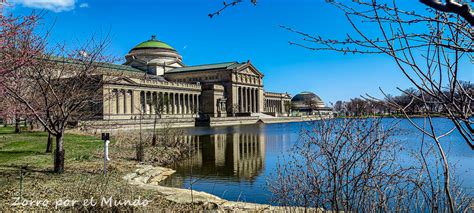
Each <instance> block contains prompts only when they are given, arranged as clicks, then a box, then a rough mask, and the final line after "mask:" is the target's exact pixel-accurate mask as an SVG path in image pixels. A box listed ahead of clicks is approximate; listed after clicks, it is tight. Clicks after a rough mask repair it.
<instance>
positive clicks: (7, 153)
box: [0, 127, 103, 169]
mask: <svg viewBox="0 0 474 213" xmlns="http://www.w3.org/2000/svg"><path fill="white" fill-rule="evenodd" d="M47 138H48V134H47V133H45V132H28V131H24V132H22V133H20V134H15V133H14V129H13V128H12V127H0V167H19V166H26V165H28V166H29V167H34V168H37V169H48V168H52V166H53V155H52V154H51V153H45V151H46V144H47ZM54 143H55V141H54V138H53V144H54ZM102 144H103V142H102V141H101V140H100V139H99V138H96V137H93V136H83V135H73V134H66V135H65V138H64V149H65V157H66V165H68V163H72V162H82V161H91V160H96V159H94V158H97V156H96V153H98V151H99V150H100V149H102V146H103V145H102ZM53 150H54V145H53ZM97 160H99V159H97Z"/></svg>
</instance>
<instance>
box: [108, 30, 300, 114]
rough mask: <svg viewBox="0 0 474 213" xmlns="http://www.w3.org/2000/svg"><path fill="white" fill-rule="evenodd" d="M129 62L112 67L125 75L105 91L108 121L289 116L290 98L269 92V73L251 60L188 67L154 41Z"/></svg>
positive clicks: (142, 46)
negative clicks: (266, 82) (266, 76)
mask: <svg viewBox="0 0 474 213" xmlns="http://www.w3.org/2000/svg"><path fill="white" fill-rule="evenodd" d="M126 59H127V61H126V62H125V64H124V65H110V66H109V67H108V73H111V72H114V71H117V72H120V73H122V74H121V75H120V76H119V77H112V76H110V77H109V78H114V80H112V81H109V82H110V83H108V84H107V85H105V86H104V87H103V91H102V92H103V95H104V99H103V103H102V105H103V108H102V109H103V111H102V116H101V118H102V119H104V120H137V119H152V118H154V117H156V116H159V118H198V117H201V118H225V117H240V116H252V115H253V116H255V114H257V115H258V114H262V113H266V114H272V115H273V116H286V115H288V114H289V109H288V108H287V107H286V106H287V105H286V104H287V103H288V102H289V101H290V100H291V97H290V96H289V95H288V94H286V93H270V92H265V91H264V87H263V77H264V75H263V74H262V73H261V72H260V71H259V70H258V69H257V68H256V67H255V66H253V65H252V64H251V63H250V62H246V63H239V62H226V63H216V64H205V65H198V66H185V65H184V63H183V62H182V57H181V56H180V55H179V54H178V52H177V51H176V50H174V49H173V48H172V47H171V46H169V45H167V44H165V43H163V42H161V41H158V40H156V38H155V37H152V39H151V40H148V41H145V42H142V43H141V44H139V45H137V46H136V47H134V48H133V49H132V50H131V51H130V52H129V54H127V55H126Z"/></svg>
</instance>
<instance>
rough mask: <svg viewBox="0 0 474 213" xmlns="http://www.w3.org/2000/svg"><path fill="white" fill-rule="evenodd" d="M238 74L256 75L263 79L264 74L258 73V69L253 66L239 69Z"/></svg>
mask: <svg viewBox="0 0 474 213" xmlns="http://www.w3.org/2000/svg"><path fill="white" fill-rule="evenodd" d="M238 72H240V73H244V74H247V75H255V76H259V77H263V74H262V73H261V72H260V71H258V69H257V68H256V67H254V66H253V65H252V64H245V65H244V66H242V67H239V70H238Z"/></svg>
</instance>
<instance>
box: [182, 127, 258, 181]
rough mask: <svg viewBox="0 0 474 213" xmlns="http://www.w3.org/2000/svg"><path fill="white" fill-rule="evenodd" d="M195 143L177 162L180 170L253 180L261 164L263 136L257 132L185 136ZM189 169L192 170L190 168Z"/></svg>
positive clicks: (196, 174)
mask: <svg viewBox="0 0 474 213" xmlns="http://www.w3.org/2000/svg"><path fill="white" fill-rule="evenodd" d="M185 140H186V141H187V142H188V143H191V144H192V145H193V146H194V153H193V154H192V157H190V158H189V159H187V160H185V161H182V162H180V163H179V164H178V165H176V169H177V171H178V173H179V172H182V173H186V172H187V173H190V172H191V171H192V173H193V175H195V176H208V175H210V174H212V175H215V176H222V177H231V179H234V180H240V179H245V180H252V179H254V178H255V177H256V176H258V175H259V174H260V173H261V172H262V170H263V167H264V161H265V137H264V135H263V134H257V133H242V134H240V133H234V134H215V135H193V136H186V138H185ZM191 169H192V170H191Z"/></svg>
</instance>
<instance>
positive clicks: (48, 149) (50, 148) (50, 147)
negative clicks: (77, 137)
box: [46, 132, 53, 153]
mask: <svg viewBox="0 0 474 213" xmlns="http://www.w3.org/2000/svg"><path fill="white" fill-rule="evenodd" d="M52 151H53V138H52V137H51V133H49V132H48V144H47V145H46V153H51V152H52Z"/></svg>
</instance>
